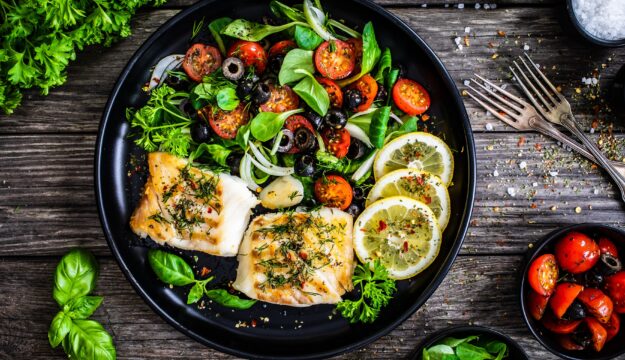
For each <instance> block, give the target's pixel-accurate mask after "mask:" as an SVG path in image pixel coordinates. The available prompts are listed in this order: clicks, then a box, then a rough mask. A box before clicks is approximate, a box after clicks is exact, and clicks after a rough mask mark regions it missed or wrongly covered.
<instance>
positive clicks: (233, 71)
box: [221, 57, 245, 81]
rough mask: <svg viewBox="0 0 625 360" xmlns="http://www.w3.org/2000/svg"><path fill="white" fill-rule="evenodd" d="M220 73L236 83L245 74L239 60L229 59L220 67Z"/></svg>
mask: <svg viewBox="0 0 625 360" xmlns="http://www.w3.org/2000/svg"><path fill="white" fill-rule="evenodd" d="M221 71H222V72H223V74H224V77H225V78H226V79H229V80H233V81H237V80H239V79H240V78H242V77H243V74H245V65H244V64H243V61H241V59H239V58H235V57H229V58H227V59H226V60H224V62H223V64H222V65H221Z"/></svg>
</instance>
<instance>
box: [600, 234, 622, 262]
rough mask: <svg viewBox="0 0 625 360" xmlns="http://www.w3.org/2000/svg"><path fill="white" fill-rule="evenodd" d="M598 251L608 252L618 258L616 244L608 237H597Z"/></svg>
mask: <svg viewBox="0 0 625 360" xmlns="http://www.w3.org/2000/svg"><path fill="white" fill-rule="evenodd" d="M599 251H601V254H610V255H612V256H614V257H615V258H618V250H617V249H616V245H614V243H613V242H612V241H610V239H608V238H606V237H602V238H601V239H599Z"/></svg>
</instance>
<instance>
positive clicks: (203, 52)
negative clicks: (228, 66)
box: [182, 44, 221, 82]
mask: <svg viewBox="0 0 625 360" xmlns="http://www.w3.org/2000/svg"><path fill="white" fill-rule="evenodd" d="M219 67H221V53H220V52H219V50H218V49H217V48H216V47H214V46H210V45H204V44H193V45H192V46H191V47H190V48H189V50H187V54H186V55H185V56H184V60H182V68H183V69H184V72H186V73H187V75H188V76H189V78H190V79H191V80H193V81H195V82H201V81H202V78H203V77H204V76H207V75H210V73H212V72H213V71H215V70H217V69H218V68H219Z"/></svg>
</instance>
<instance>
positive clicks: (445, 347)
mask: <svg viewBox="0 0 625 360" xmlns="http://www.w3.org/2000/svg"><path fill="white" fill-rule="evenodd" d="M507 356H508V346H507V345H506V344H505V343H504V342H501V341H499V340H490V341H488V342H485V341H482V340H481V339H480V336H477V335H471V336H467V337H465V338H460V339H458V338H454V337H447V338H444V339H442V340H440V341H438V342H437V343H436V344H434V345H433V346H430V347H429V348H426V349H423V351H422V354H421V358H422V360H439V359H441V360H443V359H457V360H491V359H495V360H502V359H504V358H506V357H507Z"/></svg>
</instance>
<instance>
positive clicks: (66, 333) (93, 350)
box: [48, 249, 116, 360]
mask: <svg viewBox="0 0 625 360" xmlns="http://www.w3.org/2000/svg"><path fill="white" fill-rule="evenodd" d="M98 272H99V271H98V263H97V261H96V259H95V257H94V256H93V255H92V254H91V253H90V252H88V251H86V250H81V249H75V250H72V251H70V252H69V253H67V254H66V255H65V256H63V258H62V259H61V261H60V262H59V264H58V265H57V267H56V271H55V273H54V289H53V291H52V296H53V297H54V300H56V302H57V303H58V304H59V305H60V306H61V307H62V309H61V310H60V311H59V312H58V313H57V314H56V316H54V319H52V323H51V324H50V328H49V330H48V341H49V342H50V345H51V346H52V347H53V348H56V347H57V346H59V344H62V345H63V350H65V352H66V353H67V354H68V355H69V356H70V357H71V358H76V359H111V360H113V359H115V357H116V351H115V345H113V338H112V337H111V335H110V334H109V333H108V332H107V331H106V330H105V329H104V328H103V327H102V325H100V323H98V322H97V321H94V320H89V319H88V318H89V317H90V316H91V315H92V314H93V313H94V312H95V311H96V309H97V308H98V307H99V306H100V304H102V300H103V298H102V297H101V296H90V295H89V294H90V293H91V292H92V291H93V289H94V288H95V284H96V279H97V276H98Z"/></svg>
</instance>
